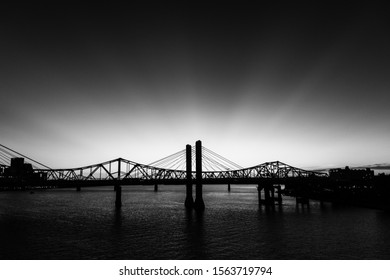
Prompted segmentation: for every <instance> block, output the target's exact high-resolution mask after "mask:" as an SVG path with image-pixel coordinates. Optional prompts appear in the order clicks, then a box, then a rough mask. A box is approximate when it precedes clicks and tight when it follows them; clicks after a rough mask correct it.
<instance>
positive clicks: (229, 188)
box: [228, 183, 230, 192]
mask: <svg viewBox="0 0 390 280" xmlns="http://www.w3.org/2000/svg"><path fill="white" fill-rule="evenodd" d="M228 192H230V183H229V184H228Z"/></svg>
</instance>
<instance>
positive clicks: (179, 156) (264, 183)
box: [0, 141, 327, 210]
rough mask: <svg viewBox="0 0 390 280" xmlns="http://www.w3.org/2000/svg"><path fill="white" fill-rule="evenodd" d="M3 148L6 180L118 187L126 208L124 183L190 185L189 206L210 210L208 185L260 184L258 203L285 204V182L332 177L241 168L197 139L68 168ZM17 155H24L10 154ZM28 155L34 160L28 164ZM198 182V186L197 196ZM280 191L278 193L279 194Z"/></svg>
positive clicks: (272, 167) (279, 166)
mask: <svg viewBox="0 0 390 280" xmlns="http://www.w3.org/2000/svg"><path fill="white" fill-rule="evenodd" d="M0 152H1V153H0V162H1V159H3V163H4V159H7V157H9V158H10V161H11V166H7V165H6V164H2V165H1V166H0V174H3V182H4V183H7V182H8V184H10V183H11V184H14V185H18V184H19V185H22V186H24V185H30V186H55V187H75V188H76V189H77V190H78V191H80V189H81V187H87V186H108V185H114V186H115V191H116V206H117V207H118V208H119V207H121V186H123V185H154V187H155V191H157V190H158V185H161V184H169V185H185V186H186V200H185V206H186V207H187V208H195V209H197V210H203V209H204V208H205V205H204V201H203V196H202V188H203V185H204V184H227V185H228V191H230V185H231V184H256V185H257V189H258V195H259V203H260V204H266V205H268V204H273V203H274V202H275V201H276V202H278V203H279V204H280V203H281V201H282V194H281V193H282V189H281V185H285V186H286V185H287V186H295V188H294V189H295V191H296V190H297V186H312V187H314V186H316V185H317V186H318V185H319V183H320V181H321V180H323V179H325V178H327V174H326V173H321V172H315V171H307V170H303V169H300V168H296V167H293V166H290V165H288V164H285V163H283V162H280V161H274V162H266V163H263V164H259V165H256V166H253V167H249V168H242V167H241V166H239V165H237V164H235V163H234V162H232V161H230V160H228V159H226V158H224V157H222V156H220V155H218V154H217V153H215V152H213V151H211V150H209V149H207V148H205V147H203V146H202V143H201V141H197V142H196V145H195V147H192V146H191V145H187V146H186V149H185V150H182V151H179V152H177V153H175V154H173V155H170V156H168V157H165V158H163V159H161V160H158V161H155V162H153V163H151V164H140V163H136V162H133V161H130V160H127V159H123V158H117V159H114V160H110V161H106V162H103V163H98V164H93V165H89V166H84V167H78V168H66V169H52V168H50V167H48V166H45V165H43V164H41V163H39V162H37V161H35V160H33V159H30V158H28V157H26V156H23V155H21V154H19V153H17V152H16V151H13V150H11V149H9V148H7V147H5V146H3V145H1V146H0ZM14 154H16V155H18V156H23V157H22V158H20V157H18V158H14V157H11V156H12V155H14ZM24 158H27V159H29V160H30V162H32V163H31V164H24V162H23V159H24ZM32 165H34V166H32ZM26 166H27V167H26ZM38 166H41V168H39V167H38ZM42 167H43V168H42ZM193 185H195V188H196V190H195V193H196V196H195V200H194V198H193V191H192V187H193ZM275 193H277V197H276V198H275ZM262 194H264V198H262ZM295 194H296V195H297V193H295Z"/></svg>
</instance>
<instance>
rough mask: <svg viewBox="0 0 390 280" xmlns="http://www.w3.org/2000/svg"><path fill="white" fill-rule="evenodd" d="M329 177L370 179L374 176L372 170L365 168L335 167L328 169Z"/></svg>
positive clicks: (336, 178)
mask: <svg viewBox="0 0 390 280" xmlns="http://www.w3.org/2000/svg"><path fill="white" fill-rule="evenodd" d="M329 178H331V179H334V180H348V181H349V180H371V179H373V178H374V170H371V169H370V168H366V169H350V168H349V167H348V166H346V167H345V169H342V168H335V169H330V170H329Z"/></svg>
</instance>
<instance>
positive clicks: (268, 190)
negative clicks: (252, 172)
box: [257, 183, 282, 206]
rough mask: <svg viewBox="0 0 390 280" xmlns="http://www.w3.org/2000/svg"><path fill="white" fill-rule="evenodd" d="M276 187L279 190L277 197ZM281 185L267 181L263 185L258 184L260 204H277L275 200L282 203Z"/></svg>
mask: <svg viewBox="0 0 390 280" xmlns="http://www.w3.org/2000/svg"><path fill="white" fill-rule="evenodd" d="M275 188H276V190H277V198H275ZM281 189H282V188H281V186H280V185H277V186H276V187H275V186H274V185H273V184H271V183H266V184H264V185H263V186H261V184H258V185H257V195H258V198H259V206H261V205H266V206H269V205H272V206H274V205H275V201H277V202H278V204H279V205H282V193H281ZM262 190H263V191H264V199H263V198H262V197H261V191H262Z"/></svg>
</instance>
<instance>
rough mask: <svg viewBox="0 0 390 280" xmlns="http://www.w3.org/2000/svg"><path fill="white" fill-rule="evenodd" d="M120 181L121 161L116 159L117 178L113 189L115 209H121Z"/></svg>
mask: <svg viewBox="0 0 390 280" xmlns="http://www.w3.org/2000/svg"><path fill="white" fill-rule="evenodd" d="M120 180H121V159H120V158H119V159H118V177H117V183H116V187H115V207H116V208H117V209H119V208H121V207H122V187H121V186H120Z"/></svg>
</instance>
